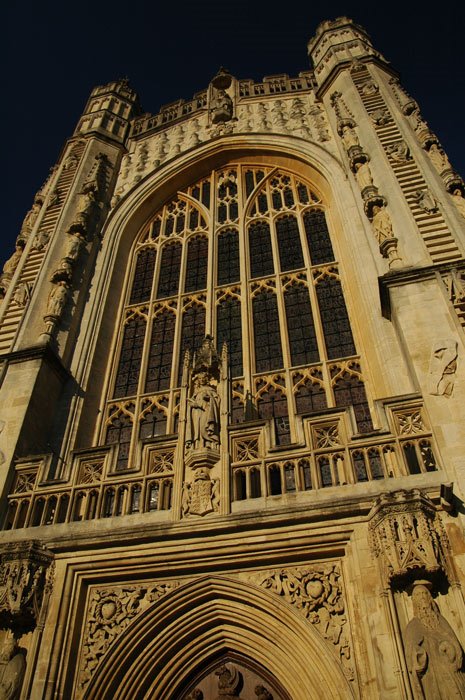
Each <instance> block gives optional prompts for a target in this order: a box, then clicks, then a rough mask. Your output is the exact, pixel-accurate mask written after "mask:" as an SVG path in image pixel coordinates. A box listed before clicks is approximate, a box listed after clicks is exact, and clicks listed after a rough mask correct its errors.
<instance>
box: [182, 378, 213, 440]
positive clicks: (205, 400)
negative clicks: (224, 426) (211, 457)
mask: <svg viewBox="0 0 465 700" xmlns="http://www.w3.org/2000/svg"><path fill="white" fill-rule="evenodd" d="M188 403H189V405H188V416H187V433H186V445H187V447H192V448H194V449H199V448H202V447H208V448H209V449H217V448H218V445H219V442H220V438H219V432H220V398H219V396H218V393H217V391H216V389H215V388H214V387H213V386H211V385H210V383H209V377H208V374H207V373H206V372H200V373H199V374H197V376H196V377H195V379H194V391H193V395H192V398H189V399H188Z"/></svg>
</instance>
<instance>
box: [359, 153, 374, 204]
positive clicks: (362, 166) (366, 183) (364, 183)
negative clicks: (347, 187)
mask: <svg viewBox="0 0 465 700" xmlns="http://www.w3.org/2000/svg"><path fill="white" fill-rule="evenodd" d="M355 179H356V180H357V184H358V186H359V187H360V191H361V193H362V197H363V196H364V193H366V192H370V191H371V189H372V188H373V176H372V174H371V168H370V166H369V165H368V162H366V161H365V162H357V163H355Z"/></svg>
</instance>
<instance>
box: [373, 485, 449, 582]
mask: <svg viewBox="0 0 465 700" xmlns="http://www.w3.org/2000/svg"><path fill="white" fill-rule="evenodd" d="M369 541H370V546H371V550H372V553H373V555H374V557H375V558H376V559H377V560H378V562H379V565H380V568H381V575H382V578H383V583H384V585H386V586H389V585H390V584H392V585H395V586H401V587H405V585H407V584H408V582H409V581H411V580H412V578H418V577H419V576H435V575H436V574H438V573H439V572H441V571H442V572H443V573H447V574H448V575H449V578H450V577H451V576H450V572H449V571H448V563H447V556H448V551H449V544H448V540H447V536H446V533H445V530H444V528H443V525H442V522H441V519H440V518H439V517H438V515H437V514H436V508H435V506H434V504H433V503H432V501H430V499H429V498H427V497H426V496H424V495H423V494H422V493H421V491H419V490H418V489H413V490H412V491H397V492H395V493H389V494H383V495H382V496H380V497H379V498H378V499H376V501H375V503H374V505H373V509H372V511H371V513H370V524H369Z"/></svg>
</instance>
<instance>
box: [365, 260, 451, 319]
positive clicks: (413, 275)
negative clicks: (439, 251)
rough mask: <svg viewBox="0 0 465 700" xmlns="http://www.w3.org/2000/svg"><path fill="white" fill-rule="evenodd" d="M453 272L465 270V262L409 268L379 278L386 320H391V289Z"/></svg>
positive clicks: (382, 306)
mask: <svg viewBox="0 0 465 700" xmlns="http://www.w3.org/2000/svg"><path fill="white" fill-rule="evenodd" d="M451 270H465V260H457V261H454V262H448V263H440V264H438V265H427V266H425V267H407V268H404V269H402V270H395V271H393V272H387V273H386V274H385V275H383V276H382V277H378V285H379V296H380V300H381V310H382V313H383V316H384V318H387V319H389V320H391V297H390V293H389V290H390V289H391V287H400V286H402V285H405V284H414V283H416V282H420V281H422V280H428V279H433V278H434V277H436V276H437V275H438V274H439V275H444V274H447V273H449V272H451Z"/></svg>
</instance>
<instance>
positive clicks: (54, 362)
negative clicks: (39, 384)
mask: <svg viewBox="0 0 465 700" xmlns="http://www.w3.org/2000/svg"><path fill="white" fill-rule="evenodd" d="M34 360H41V361H42V362H43V363H44V364H47V365H48V366H49V367H50V368H51V369H53V370H54V371H55V372H56V373H57V374H58V375H59V376H60V378H61V379H62V380H63V381H65V380H66V379H69V377H70V376H71V375H70V372H69V370H67V369H66V367H65V366H64V365H63V362H62V360H61V359H60V357H58V355H57V354H56V352H55V351H54V350H53V349H52V348H51V347H50V345H49V344H47V345H33V346H31V347H28V348H22V349H21V350H14V351H13V352H8V353H5V354H3V355H0V363H6V364H7V365H12V364H19V363H21V362H32V361H34Z"/></svg>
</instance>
